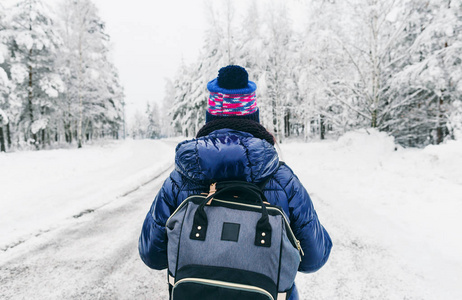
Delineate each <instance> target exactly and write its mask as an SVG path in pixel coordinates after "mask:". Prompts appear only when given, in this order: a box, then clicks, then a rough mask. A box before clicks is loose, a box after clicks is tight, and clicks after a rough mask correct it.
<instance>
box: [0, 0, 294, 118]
mask: <svg viewBox="0 0 462 300" xmlns="http://www.w3.org/2000/svg"><path fill="white" fill-rule="evenodd" d="M0 1H2V3H5V4H6V5H7V6H8V5H12V4H14V3H15V2H17V1H18V0H0ZM42 1H44V2H46V3H48V4H49V5H50V6H52V7H56V5H58V3H60V2H61V0H42ZM92 1H93V2H94V3H95V4H96V6H97V7H98V9H99V15H100V17H101V19H102V20H103V21H104V22H105V23H106V31H107V33H108V34H109V35H110V37H111V44H112V55H113V61H114V63H115V65H116V67H117V69H118V70H119V76H120V79H121V81H122V85H123V86H124V89H125V102H126V120H127V121H130V119H131V118H132V116H133V115H134V113H135V112H136V110H140V111H144V110H145V109H146V103H147V102H153V101H155V102H157V103H159V104H160V103H161V102H162V100H163V98H164V89H165V78H173V76H174V75H175V73H176V71H177V70H178V67H179V66H180V64H181V62H182V61H184V62H185V63H186V64H188V63H192V62H194V61H195V60H196V59H197V57H198V55H199V51H200V48H201V47H202V46H203V39H204V31H205V29H206V26H207V16H206V9H205V5H211V4H212V3H214V4H215V5H216V7H217V8H219V7H220V6H221V5H224V3H223V2H221V1H213V0H167V1H159V0H92ZM265 1H266V0H265ZM265 1H260V3H261V4H262V5H263V6H265V4H266V3H265ZM276 1H277V0H276ZM280 1H286V0H280ZM289 3H290V5H289V8H291V10H292V16H294V12H297V7H296V5H295V4H297V1H290V2H289ZM232 4H233V6H234V9H235V13H236V15H235V17H237V18H239V17H238V16H239V15H240V14H242V13H243V11H244V10H243V9H244V7H246V4H247V1H246V0H232ZM217 74H218V69H217ZM211 79H213V78H211Z"/></svg>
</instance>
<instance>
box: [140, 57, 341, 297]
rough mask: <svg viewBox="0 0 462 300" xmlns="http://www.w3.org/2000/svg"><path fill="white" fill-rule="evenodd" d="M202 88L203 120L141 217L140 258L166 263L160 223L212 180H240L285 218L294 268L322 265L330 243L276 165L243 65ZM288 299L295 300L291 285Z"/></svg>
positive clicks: (292, 180)
mask: <svg viewBox="0 0 462 300" xmlns="http://www.w3.org/2000/svg"><path fill="white" fill-rule="evenodd" d="M207 88H208V90H209V91H210V97H209V102H208V109H207V111H206V124H205V126H204V127H202V128H201V129H200V130H199V132H198V134H197V137H196V139H193V140H189V141H184V142H182V143H180V144H179V145H178V146H177V148H176V158H175V170H174V171H172V173H171V174H170V177H169V178H168V179H167V180H166V181H165V182H164V184H163V186H162V188H161V189H160V191H159V193H158V194H157V196H156V198H155V199H154V202H153V204H152V206H151V209H150V211H149V212H148V214H147V216H146V219H145V221H144V224H143V229H142V232H141V236H140V240H139V252H140V256H141V258H142V260H143V261H144V263H145V264H146V265H147V266H149V267H150V268H153V269H157V270H161V269H164V268H166V267H167V235H166V230H165V223H166V221H167V219H168V218H169V216H170V215H171V214H172V213H173V212H174V211H175V209H176V208H177V207H178V206H179V205H180V203H181V202H182V201H183V200H185V199H186V198H187V197H188V196H190V195H193V194H200V193H204V192H207V191H208V188H209V184H210V181H211V180H212V179H213V180H215V181H222V180H244V181H247V182H253V183H256V184H262V183H265V182H266V183H265V187H264V190H263V191H264V194H265V196H266V198H267V199H268V201H269V202H270V203H271V204H273V205H277V206H279V207H281V208H282V209H283V210H284V212H285V213H286V215H287V216H289V220H290V226H291V228H292V230H293V232H294V234H295V236H296V238H297V239H298V240H299V241H300V243H301V247H302V250H303V251H304V256H303V258H302V261H301V263H300V266H299V271H300V272H305V273H309V272H315V271H317V270H318V269H319V268H321V267H322V266H323V265H324V264H325V263H326V261H327V259H328V257H329V253H330V250H331V247H332V242H331V239H330V237H329V234H328V233H327V231H326V230H325V229H324V228H323V227H322V225H321V224H320V222H319V220H318V217H317V215H316V211H315V210H314V208H313V204H312V202H311V199H310V197H309V196H308V193H307V192H306V190H305V188H304V187H303V185H302V184H301V183H300V181H299V180H298V178H297V176H295V175H294V173H293V172H292V170H291V169H290V168H289V167H288V166H287V165H285V164H280V163H279V158H278V155H277V152H276V150H275V148H274V139H273V136H272V135H271V134H270V133H269V132H268V131H267V130H266V129H265V128H264V127H263V126H262V125H260V123H259V110H258V107H257V103H256V97H255V90H256V85H255V83H254V82H252V81H249V80H248V74H247V71H246V70H245V69H244V68H242V67H239V66H227V67H224V68H221V69H220V70H219V73H218V77H217V78H216V79H214V80H212V81H210V82H209V83H208V85H207ZM290 299H298V292H297V289H296V288H294V289H293V291H292V294H291V296H290Z"/></svg>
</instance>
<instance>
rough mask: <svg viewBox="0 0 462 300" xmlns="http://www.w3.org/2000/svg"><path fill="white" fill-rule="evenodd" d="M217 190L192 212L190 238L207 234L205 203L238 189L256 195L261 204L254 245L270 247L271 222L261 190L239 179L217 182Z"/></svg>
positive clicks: (201, 238) (197, 238)
mask: <svg viewBox="0 0 462 300" xmlns="http://www.w3.org/2000/svg"><path fill="white" fill-rule="evenodd" d="M217 185H218V187H219V190H217V191H216V192H215V193H213V194H211V195H209V196H208V197H207V198H205V199H204V200H203V201H202V202H201V204H199V207H198V208H197V210H196V212H195V214H194V222H193V228H192V230H191V234H190V235H189V238H190V239H193V240H199V241H204V240H205V237H206V234H207V227H208V219H207V214H206V212H205V210H204V207H205V205H206V204H207V203H208V202H209V201H210V200H213V198H214V197H216V196H217V195H220V194H223V193H224V192H227V191H232V190H240V191H245V192H246V193H248V194H251V195H253V196H256V198H257V200H259V201H258V203H259V204H260V205H261V212H262V216H261V218H260V219H259V220H258V222H257V226H256V231H255V242H254V244H255V246H261V247H271V232H272V229H271V224H270V222H269V217H268V210H267V209H266V206H265V204H264V203H263V202H264V201H267V199H266V197H265V195H264V194H263V191H262V190H260V189H259V188H258V187H257V186H256V185H254V184H252V183H248V182H242V181H241V182H239V181H228V182H221V183H219V184H217Z"/></svg>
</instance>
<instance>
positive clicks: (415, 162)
mask: <svg viewBox="0 0 462 300" xmlns="http://www.w3.org/2000/svg"><path fill="white" fill-rule="evenodd" d="M281 149H282V154H283V156H284V157H285V159H286V162H287V163H288V164H289V165H290V166H291V167H292V168H293V170H294V172H295V173H296V174H297V175H298V176H299V178H300V179H301V181H302V182H303V183H304V184H305V186H306V188H307V190H308V192H309V193H310V195H311V197H312V198H313V202H314V204H315V207H316V208H317V210H318V214H319V216H320V219H321V222H322V223H323V224H324V225H325V227H326V228H327V229H328V231H329V232H330V234H331V235H332V237H333V240H334V248H333V252H332V254H331V255H332V257H331V261H330V262H329V263H328V264H327V266H326V267H325V268H324V269H321V271H320V272H319V273H318V274H315V275H314V276H315V277H310V275H309V276H300V277H299V279H300V280H306V281H305V282H303V283H302V284H301V285H302V286H305V287H306V286H307V285H308V286H309V285H311V284H312V283H313V282H312V280H320V279H323V283H325V282H326V281H328V282H329V283H330V285H332V284H334V285H335V286H331V292H330V293H329V292H328V290H329V289H327V290H324V291H323V293H321V294H319V295H318V297H314V298H316V299H318V298H322V299H331V298H338V296H339V294H340V295H343V296H342V297H340V298H345V299H346V298H348V299H361V298H363V297H364V295H365V294H367V295H368V296H367V298H374V297H372V296H373V295H375V296H376V297H377V299H385V298H386V299H456V298H458V299H462V288H461V287H460V282H461V280H462V277H461V276H462V256H461V255H460V254H461V253H462V240H461V238H460V237H461V231H460V228H462V218H460V212H461V211H462V168H461V166H462V142H461V141H449V142H448V143H446V144H443V145H439V146H429V147H427V148H425V149H423V150H419V149H403V148H401V147H399V146H395V144H394V142H393V139H392V138H391V137H389V136H387V135H386V134H385V133H380V132H376V131H374V130H369V131H357V132H350V133H347V134H346V135H345V136H343V137H342V138H340V139H339V140H338V141H337V142H329V141H327V142H317V143H309V144H300V143H292V144H283V145H281ZM395 149H396V151H395ZM345 235H349V237H348V239H347V240H345ZM339 246H340V247H339ZM358 248H362V251H359V250H358ZM355 252H357V253H358V255H357V256H356V257H354V259H356V260H358V262H357V263H356V264H353V265H351V261H345V260H346V259H352V257H351V254H352V253H355ZM358 266H360V268H359V269H358ZM302 278H303V279H302ZM323 283H319V282H318V283H317V284H323ZM367 283H369V286H365V285H367ZM361 285H363V286H361ZM309 290H310V288H306V289H305V292H307V293H309ZM332 290H335V292H332ZM365 291H368V292H365ZM308 295H312V293H311V294H307V296H308Z"/></svg>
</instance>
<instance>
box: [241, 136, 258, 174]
mask: <svg viewBox="0 0 462 300" xmlns="http://www.w3.org/2000/svg"><path fill="white" fill-rule="evenodd" d="M239 142H240V143H241V145H242V147H243V148H244V150H245V151H244V152H245V157H246V158H247V165H248V168H249V170H250V181H252V182H253V181H255V178H254V177H253V174H252V162H251V161H250V157H249V148H248V147H246V145H245V144H244V141H243V140H241V139H239Z"/></svg>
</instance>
